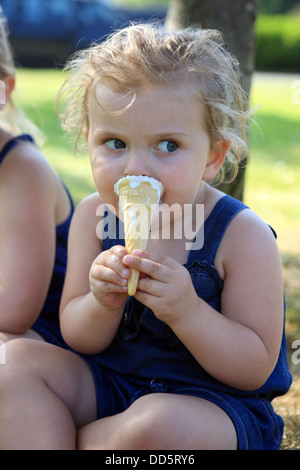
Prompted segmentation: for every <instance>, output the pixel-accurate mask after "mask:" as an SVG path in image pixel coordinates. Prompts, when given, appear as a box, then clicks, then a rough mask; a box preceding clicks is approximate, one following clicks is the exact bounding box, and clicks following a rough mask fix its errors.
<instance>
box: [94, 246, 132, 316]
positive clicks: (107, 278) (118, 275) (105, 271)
mask: <svg viewBox="0 0 300 470" xmlns="http://www.w3.org/2000/svg"><path fill="white" fill-rule="evenodd" d="M126 254H127V250H126V249H125V248H124V247H123V246H119V245H116V246H113V247H112V248H110V249H109V250H107V251H103V252H102V253H100V255H99V256H97V258H96V259H95V261H94V262H93V264H92V266H91V269H90V273H89V281H90V288H91V292H92V293H93V295H94V296H95V298H96V299H97V301H98V302H99V303H100V304H101V305H102V306H103V307H105V308H107V309H111V310H116V309H118V308H119V307H120V306H121V305H122V304H123V303H124V302H125V300H126V299H127V297H128V294H127V281H128V278H129V275H130V270H129V269H128V267H127V266H125V265H124V264H123V262H122V260H123V257H124V256H125V255H126Z"/></svg>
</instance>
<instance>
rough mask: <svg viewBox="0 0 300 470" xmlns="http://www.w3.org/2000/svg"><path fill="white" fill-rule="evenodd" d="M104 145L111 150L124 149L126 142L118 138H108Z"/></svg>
mask: <svg viewBox="0 0 300 470" xmlns="http://www.w3.org/2000/svg"><path fill="white" fill-rule="evenodd" d="M105 145H106V146H107V147H108V148H109V149H111V150H119V149H125V148H126V144H125V142H123V140H120V139H110V140H107V141H106V142H105Z"/></svg>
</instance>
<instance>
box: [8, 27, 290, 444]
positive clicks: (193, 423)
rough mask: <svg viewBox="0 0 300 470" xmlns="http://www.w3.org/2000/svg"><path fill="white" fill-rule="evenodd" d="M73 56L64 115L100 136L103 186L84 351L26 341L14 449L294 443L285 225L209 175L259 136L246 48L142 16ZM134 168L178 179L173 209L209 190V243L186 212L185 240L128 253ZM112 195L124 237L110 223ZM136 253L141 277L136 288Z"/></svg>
mask: <svg viewBox="0 0 300 470" xmlns="http://www.w3.org/2000/svg"><path fill="white" fill-rule="evenodd" d="M68 70H69V72H70V77H69V78H68V79H67V81H66V85H65V92H66V99H65V105H66V108H65V110H64V117H63V122H64V124H65V126H66V127H67V128H68V129H69V130H70V131H77V138H79V137H80V135H81V134H82V133H83V134H84V135H85V136H86V137H87V142H88V149H89V154H90V159H91V166H92V171H93V175H94V180H95V184H96V187H97V190H98V193H97V194H94V195H92V196H90V197H88V198H87V199H86V200H85V201H84V202H82V203H81V204H80V206H79V207H78V209H77V210H76V213H75V215H74V218H73V221H72V225H71V231H70V238H69V250H70V251H69V261H68V269H67V276H66V281H65V286H64V291H63V297H62V302H61V328H62V333H63V336H64V338H65V340H66V342H67V343H68V344H69V345H70V347H71V348H73V349H74V350H77V351H79V352H80V354H75V353H74V352H72V351H66V350H64V349H61V348H56V347H54V346H52V345H49V344H45V343H41V342H37V341H24V340H23V341H22V340H16V341H12V342H10V343H9V344H8V347H7V363H6V365H5V366H3V367H2V368H1V370H0V373H1V378H0V379H1V395H0V400H1V401H0V406H1V416H2V418H1V421H0V429H1V430H2V432H1V433H0V447H1V448H10V449H11V448H26V449H30V448H35V449H40V448H44V449H46V448H48V449H74V448H75V447H76V439H77V448H79V449H152V450H153V449H278V447H279V446H280V442H281V437H282V432H283V422H282V419H281V418H280V417H279V416H277V415H276V414H275V413H274V411H273V408H272V405H271V401H272V399H273V398H274V397H275V396H277V395H280V394H283V393H285V392H287V390H288V389H289V386H290V374H289V372H288V368H287V364H286V358H285V354H286V350H285V340H284V331H283V330H284V327H283V325H284V305H283V291H282V278H281V267H280V258H279V254H278V251H277V247H276V243H275V239H274V235H273V232H272V231H271V229H270V228H269V227H268V226H267V225H266V224H265V223H264V222H263V221H262V220H261V219H260V218H259V217H258V216H256V215H255V214H254V213H253V212H252V211H251V210H250V209H249V208H247V207H246V206H245V205H244V204H242V203H241V202H239V201H237V200H235V199H233V198H231V197H230V196H227V195H225V194H223V193H222V192H220V191H218V190H217V189H214V188H213V187H212V186H209V185H208V184H207V182H209V181H212V180H213V179H214V178H215V177H216V176H217V175H218V174H219V172H220V170H222V169H224V168H225V167H226V165H227V164H226V162H227V161H228V162H229V163H230V162H231V165H234V164H237V163H238V161H239V158H240V154H241V151H242V150H244V147H245V141H244V129H245V125H246V121H247V118H248V117H249V114H250V113H249V112H248V111H247V110H245V109H244V105H243V94H242V91H241V88H240V85H239V83H238V79H237V67H236V63H235V61H234V60H233V59H232V58H231V57H230V56H229V54H228V53H227V52H226V51H225V50H224V49H223V47H222V45H221V38H220V35H219V34H218V33H217V32H216V31H209V30H197V29H187V30H183V31H178V32H174V33H171V32H164V31H163V30H161V29H159V28H156V27H155V26H152V25H151V26H150V25H136V26H130V27H128V28H126V29H124V30H122V31H120V32H117V33H115V34H114V35H112V37H111V38H109V39H108V40H107V41H106V42H104V43H101V44H99V45H95V46H93V47H91V48H90V49H89V50H86V51H83V52H81V53H80V54H79V55H78V56H77V57H75V58H74V59H73V60H72V61H71V62H70V64H69V68H68ZM127 175H144V176H148V177H153V178H155V179H157V180H159V181H161V183H162V184H163V186H164V194H163V197H162V203H163V204H164V206H165V207H166V206H168V207H172V206H173V205H174V204H177V205H180V207H182V209H184V207H187V206H190V205H192V207H193V208H196V207H197V205H203V206H204V220H205V221H204V244H203V246H198V245H197V246H192V247H191V249H190V250H187V249H186V243H187V239H186V238H185V236H184V232H183V236H182V237H175V235H174V231H173V230H172V229H173V228H174V227H173V225H174V224H175V218H174V219H172V217H171V218H170V224H171V227H170V234H171V235H170V237H169V239H166V238H165V237H161V238H158V237H151V236H150V239H149V242H148V246H147V251H138V250H137V251H135V252H133V254H128V252H127V251H126V249H125V248H124V240H123V239H122V238H121V237H120V236H119V233H121V232H120V231H121V228H122V222H121V221H120V219H119V217H118V216H119V215H120V217H121V214H119V208H118V198H117V195H116V194H115V192H114V185H115V183H116V182H117V181H118V180H119V179H120V178H122V177H124V176H127ZM104 204H105V205H106V207H108V208H109V209H111V210H110V211H108V210H107V212H106V213H105V220H106V221H114V222H115V226H116V228H117V230H116V236H115V237H113V238H109V237H108V236H105V233H103V234H101V233H99V226H98V222H99V218H98V217H97V215H96V214H99V213H100V212H101V213H102V214H103V213H104V212H103V211H102V209H103V205H104ZM184 205H185V206H184ZM108 213H109V217H108V215H107V214H108ZM114 213H116V214H117V215H116V216H115V215H114ZM106 233H111V231H110V230H108V232H107V231H106ZM97 234H98V236H97ZM172 234H173V236H172ZM196 238H197V237H196ZM130 268H135V269H137V270H138V271H140V273H141V276H140V280H139V284H138V290H137V293H136V295H135V296H134V297H130V298H128V295H127V281H128V278H129V270H130ZM21 358H22V361H21V360H20V359H21ZM21 362H22V363H23V364H22V365H21Z"/></svg>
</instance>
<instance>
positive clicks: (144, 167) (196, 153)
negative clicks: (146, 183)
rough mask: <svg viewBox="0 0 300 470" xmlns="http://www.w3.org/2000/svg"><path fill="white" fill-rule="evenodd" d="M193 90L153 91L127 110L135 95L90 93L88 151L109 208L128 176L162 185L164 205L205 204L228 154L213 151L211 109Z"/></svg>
mask: <svg viewBox="0 0 300 470" xmlns="http://www.w3.org/2000/svg"><path fill="white" fill-rule="evenodd" d="M190 90H191V87H189V86H188V83H181V84H168V85H159V86H157V85H156V86H152V87H150V86H149V87H146V88H145V89H144V90H143V92H142V93H140V94H138V95H137V96H136V99H135V101H134V103H133V104H131V105H130V106H129V107H128V108H127V109H126V110H125V111H124V108H125V107H126V105H129V104H130V102H131V100H132V97H131V96H126V95H123V94H120V93H117V92H115V91H112V90H111V89H110V88H108V87H106V86H105V85H102V84H99V85H97V87H96V98H97V99H95V96H94V95H93V94H92V93H91V94H90V96H89V103H88V106H89V130H88V148H89V154H90V159H91V165H92V172H93V176H94V181H95V184H96V187H97V190H98V192H99V194H100V196H101V197H102V199H103V201H104V202H105V203H106V204H113V205H114V206H115V207H117V203H118V199H117V196H116V195H115V193H114V184H115V183H116V182H117V181H118V180H119V179H120V178H122V177H123V176H127V175H144V176H150V177H153V178H156V179H158V180H159V181H161V182H162V184H163V185H164V188H165V192H164V195H163V201H162V202H163V203H165V204H168V205H170V206H171V205H172V204H174V203H177V204H178V203H179V204H181V205H183V204H191V203H196V202H200V201H201V183H202V181H203V180H208V179H211V178H213V177H214V176H215V174H216V173H217V171H218V169H219V167H220V166H221V164H222V162H223V160H222V159H223V158H224V157H225V154H226V151H225V150H224V146H222V145H216V146H214V148H211V144H210V138H209V135H208V133H207V131H206V129H205V126H204V122H205V119H204V112H205V108H204V106H202V105H201V104H200V103H199V99H197V98H196V97H195V94H193V93H192V91H190ZM99 103H101V106H99ZM120 110H123V111H122V112H121V113H119V114H118V113H115V114H113V112H116V111H120ZM221 160H222V161H221Z"/></svg>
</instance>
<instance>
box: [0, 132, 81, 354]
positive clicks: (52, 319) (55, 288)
mask: <svg viewBox="0 0 300 470" xmlns="http://www.w3.org/2000/svg"><path fill="white" fill-rule="evenodd" d="M23 141H28V142H32V143H34V140H33V138H32V137H31V136H30V135H27V134H23V135H20V136H17V137H14V138H13V139H11V140H10V141H9V142H8V143H7V144H6V145H5V146H4V147H3V149H2V151H1V152H0V165H1V163H2V161H3V160H4V158H5V157H6V156H7V154H8V153H9V152H10V150H12V149H13V148H14V147H15V146H16V145H18V144H19V143H21V142H23ZM65 189H66V191H67V194H68V196H69V198H70V202H71V211H70V215H69V216H68V218H67V219H66V220H65V221H64V222H63V223H62V224H60V225H58V226H57V227H56V252H55V262H54V268H53V273H52V278H51V283H50V286H49V290H48V293H47V297H46V300H45V303H44V305H43V308H42V310H41V312H40V315H39V317H38V318H37V320H36V321H35V323H34V325H33V326H32V329H33V330H35V331H36V332H37V333H39V334H40V335H41V336H42V337H43V338H44V339H45V340H46V341H47V342H49V343H52V344H55V345H57V346H66V344H65V342H64V340H63V338H62V335H61V333H60V328H59V303H60V298H61V294H62V288H63V284H64V279H65V273H66V267H67V244H68V234H69V228H70V223H71V219H72V215H73V212H74V204H73V201H72V198H71V196H70V194H69V192H68V190H67V188H65Z"/></svg>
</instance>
